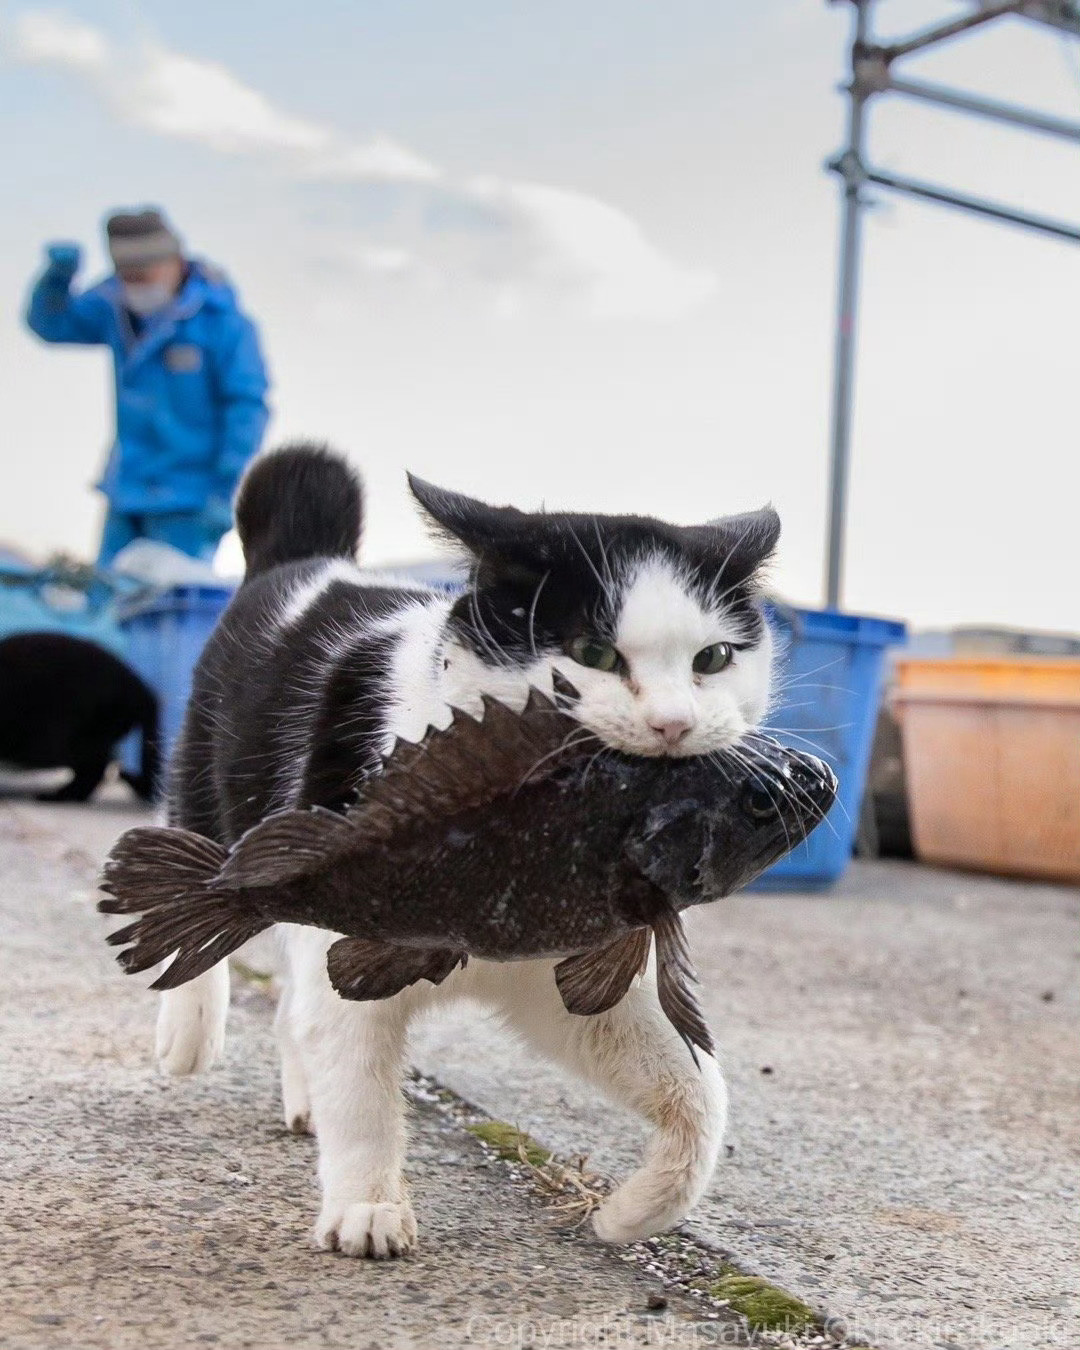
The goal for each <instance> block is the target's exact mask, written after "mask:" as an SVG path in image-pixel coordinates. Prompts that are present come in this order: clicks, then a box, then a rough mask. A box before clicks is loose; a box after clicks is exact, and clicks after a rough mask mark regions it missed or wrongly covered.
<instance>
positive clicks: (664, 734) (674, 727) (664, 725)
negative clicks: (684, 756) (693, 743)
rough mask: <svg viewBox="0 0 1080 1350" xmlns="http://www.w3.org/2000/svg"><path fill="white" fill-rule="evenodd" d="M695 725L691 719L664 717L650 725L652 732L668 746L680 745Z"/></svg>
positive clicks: (651, 722)
mask: <svg viewBox="0 0 1080 1350" xmlns="http://www.w3.org/2000/svg"><path fill="white" fill-rule="evenodd" d="M693 725H694V723H693V720H692V719H691V718H689V717H664V718H662V719H658V720H657V721H655V722H653V721H650V723H649V726H650V727H651V728H652V730H653V731H655V732H656V734H657V735H658V736H659V737H660V739H661V740H662V741H664V742H665V743H666V744H667V745H678V744H679V742H680V741H681V740H683V739H684V737H685V736H686V734H687V733H688V732H689V730H690V728H691V727H692V726H693Z"/></svg>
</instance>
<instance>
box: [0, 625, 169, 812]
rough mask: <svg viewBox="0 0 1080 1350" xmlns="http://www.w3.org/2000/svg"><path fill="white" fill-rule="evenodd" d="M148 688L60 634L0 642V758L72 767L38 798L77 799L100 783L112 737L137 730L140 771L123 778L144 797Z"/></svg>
mask: <svg viewBox="0 0 1080 1350" xmlns="http://www.w3.org/2000/svg"><path fill="white" fill-rule="evenodd" d="M157 723H158V709H157V699H156V698H155V696H154V693H153V691H152V690H151V689H150V688H149V687H148V686H147V685H146V684H144V683H143V681H142V680H141V679H140V678H139V677H138V675H136V674H135V672H134V671H133V670H132V669H131V668H130V667H129V666H126V665H125V664H124V663H123V661H121V660H120V659H119V658H118V657H116V656H114V655H113V654H112V653H111V652H109V651H106V650H105V648H104V647H99V646H98V645H97V643H94V642H87V641H86V640H84V639H83V638H76V637H70V636H68V635H67V634H66V633H16V634H14V635H13V636H11V637H7V638H4V639H3V640H0V760H8V761H9V762H11V763H12V764H17V765H19V766H20V767H21V768H25V769H58V768H65V769H71V770H72V771H73V777H72V779H71V781H70V782H69V783H66V784H65V785H64V786H63V787H61V788H58V789H57V790H56V791H55V792H50V793H43V794H42V795H41V800H43V801H67V802H84V801H86V800H87V798H88V797H90V795H91V793H93V791H94V789H95V788H96V787H97V786H98V784H99V783H100V782H101V780H102V778H103V777H104V775H105V770H106V769H107V768H108V766H109V763H110V761H111V759H112V757H113V750H114V747H115V746H116V743H117V742H118V741H120V740H121V739H122V738H123V737H124V736H126V735H127V734H128V732H130V731H134V730H139V731H141V732H142V742H143V753H142V765H141V769H140V772H139V773H137V774H128V773H125V774H124V775H123V777H124V778H125V780H126V781H127V782H128V783H130V785H131V786H132V787H133V788H134V790H135V791H136V792H137V793H138V794H139V796H140V797H142V798H143V799H144V800H147V801H149V800H150V799H151V798H152V797H153V795H154V792H155V788H156V786H157V777H158V748H157V747H158V739H157V738H158V725H157Z"/></svg>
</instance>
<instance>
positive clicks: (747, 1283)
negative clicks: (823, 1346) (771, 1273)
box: [708, 1274, 818, 1331]
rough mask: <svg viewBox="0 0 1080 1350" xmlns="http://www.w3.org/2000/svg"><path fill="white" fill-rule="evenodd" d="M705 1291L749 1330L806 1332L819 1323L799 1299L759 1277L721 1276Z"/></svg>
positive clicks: (810, 1309) (811, 1310)
mask: <svg viewBox="0 0 1080 1350" xmlns="http://www.w3.org/2000/svg"><path fill="white" fill-rule="evenodd" d="M708 1292H709V1293H710V1294H711V1295H712V1296H713V1297H714V1298H722V1299H726V1300H727V1301H728V1303H729V1304H730V1306H731V1308H732V1310H733V1311H734V1312H737V1313H741V1314H742V1315H743V1317H745V1318H746V1320H747V1322H748V1323H749V1324H750V1328H751V1330H752V1331H805V1330H806V1329H807V1328H808V1327H813V1326H816V1325H817V1322H818V1319H817V1317H816V1316H815V1314H814V1310H813V1309H812V1308H810V1307H808V1306H807V1305H806V1304H805V1303H803V1301H802V1300H801V1299H798V1298H795V1297H794V1296H793V1295H792V1294H787V1293H785V1292H784V1290H783V1289H777V1287H776V1286H775V1285H774V1284H770V1283H769V1282H768V1280H763V1279H761V1278H760V1276H758V1275H737V1274H730V1275H722V1276H721V1277H720V1279H718V1280H716V1281H714V1282H713V1283H712V1284H710V1285H709V1286H708Z"/></svg>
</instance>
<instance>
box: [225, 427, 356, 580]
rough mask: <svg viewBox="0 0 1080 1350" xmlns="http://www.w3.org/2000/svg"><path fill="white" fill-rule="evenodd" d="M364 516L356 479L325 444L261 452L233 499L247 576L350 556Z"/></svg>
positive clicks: (354, 551)
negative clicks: (308, 560) (309, 560)
mask: <svg viewBox="0 0 1080 1350" xmlns="http://www.w3.org/2000/svg"><path fill="white" fill-rule="evenodd" d="M363 516H364V496H363V488H362V486H361V483H360V478H359V476H358V474H357V473H356V471H355V470H354V469H353V468H352V467H351V465H350V464H349V463H348V462H347V461H346V460H345V459H344V457H343V456H341V455H339V454H337V453H336V452H335V451H333V450H331V449H330V448H329V447H328V446H325V445H315V444H313V443H311V442H297V443H295V444H293V445H285V446H282V447H281V449H280V450H274V451H272V452H271V453H270V454H268V455H261V456H260V457H259V458H258V459H256V460H255V462H254V464H253V465H252V466H251V468H250V469H249V470H248V472H247V474H246V475H245V477H244V481H243V482H242V483H241V484H240V491H239V494H238V495H237V499H236V528H237V531H238V532H239V534H240V543H241V544H242V545H243V549H244V561H245V563H246V565H247V575H248V576H249V577H252V576H257V575H258V574H259V573H260V572H266V571H268V570H269V569H270V568H271V567H277V566H278V565H279V564H281V563H288V562H303V561H304V560H305V559H306V558H349V559H352V558H354V557H355V556H356V550H357V549H358V548H359V546H360V531H361V529H362V526H363Z"/></svg>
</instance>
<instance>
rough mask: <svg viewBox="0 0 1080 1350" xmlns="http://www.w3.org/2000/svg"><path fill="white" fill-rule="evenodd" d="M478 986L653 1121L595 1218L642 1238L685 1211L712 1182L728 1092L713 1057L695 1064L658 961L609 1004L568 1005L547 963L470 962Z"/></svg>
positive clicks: (606, 1229) (621, 1238)
mask: <svg viewBox="0 0 1080 1350" xmlns="http://www.w3.org/2000/svg"><path fill="white" fill-rule="evenodd" d="M473 967H474V968H476V969H475V976H474V978H475V979H476V985H477V991H478V992H480V993H481V994H482V996H483V997H485V998H486V999H490V1001H492V1002H494V1003H495V1004H496V1006H498V1007H499V1008H500V1010H501V1011H502V1012H503V1014H504V1015H505V1017H506V1020H507V1022H508V1024H509V1026H510V1027H512V1028H513V1030H514V1031H516V1032H518V1033H519V1034H520V1035H521V1036H522V1037H523V1038H524V1039H525V1040H526V1041H528V1042H529V1043H530V1044H531V1045H533V1046H534V1047H535V1048H536V1049H537V1050H539V1051H541V1052H542V1053H543V1054H545V1055H547V1056H548V1057H549V1058H550V1059H552V1060H555V1061H556V1062H558V1063H561V1064H563V1065H565V1066H566V1067H567V1068H569V1069H570V1070H572V1071H573V1072H574V1073H576V1074H577V1075H578V1076H579V1077H581V1078H583V1079H585V1080H586V1081H587V1082H589V1083H591V1084H595V1085H596V1086H597V1087H598V1088H600V1089H601V1091H602V1092H604V1093H605V1094H606V1095H607V1096H608V1097H610V1098H611V1099H612V1100H614V1101H617V1102H619V1103H620V1104H622V1105H624V1106H627V1107H629V1108H631V1109H632V1110H634V1111H635V1112H637V1113H638V1114H639V1115H641V1116H643V1117H644V1118H645V1119H646V1120H648V1121H649V1122H650V1123H651V1124H652V1125H653V1126H654V1133H653V1136H652V1138H651V1139H650V1141H649V1143H648V1146H647V1147H646V1150H645V1156H644V1158H643V1159H642V1162H641V1165H640V1166H639V1168H638V1169H637V1171H636V1172H633V1173H632V1174H631V1175H630V1176H629V1177H628V1178H627V1179H626V1180H625V1181H624V1182H623V1183H622V1184H621V1185H620V1186H619V1187H618V1188H617V1189H616V1190H615V1191H613V1192H612V1194H611V1195H610V1196H609V1197H608V1198H607V1199H606V1200H605V1201H604V1203H603V1204H602V1205H601V1207H600V1208H599V1209H598V1210H597V1212H596V1214H595V1216H594V1218H593V1226H594V1228H595V1230H596V1232H597V1234H598V1235H599V1236H600V1237H601V1238H603V1239H604V1240H605V1241H607V1242H619V1243H623V1242H635V1241H638V1240H639V1239H641V1238H645V1237H649V1236H650V1235H651V1234H653V1233H658V1232H660V1231H662V1230H663V1229H665V1228H670V1227H671V1225H672V1224H675V1223H678V1221H679V1220H680V1219H682V1218H684V1217H685V1215H686V1214H687V1213H688V1211H689V1210H690V1209H691V1208H692V1207H693V1206H694V1205H695V1204H696V1203H697V1201H698V1200H699V1199H700V1198H701V1196H702V1194H703V1193H704V1191H705V1189H706V1187H707V1186H708V1184H709V1180H710V1178H711V1176H712V1173H713V1168H714V1167H715V1165H716V1161H717V1158H718V1156H719V1154H720V1148H721V1144H722V1142H723V1135H724V1127H725V1125H726V1123H727V1091H726V1088H725V1086H724V1080H723V1077H722V1076H721V1073H720V1068H719V1066H718V1065H717V1063H716V1061H715V1060H714V1059H713V1058H711V1057H710V1056H709V1055H706V1054H704V1053H703V1052H702V1051H698V1052H697V1057H698V1061H699V1064H695V1063H694V1060H693V1059H692V1058H691V1055H690V1052H689V1050H688V1049H687V1047H686V1045H685V1044H684V1043H683V1041H682V1039H681V1038H680V1037H679V1034H678V1032H677V1031H676V1030H675V1028H674V1027H673V1026H672V1025H671V1023H670V1022H669V1021H668V1019H667V1017H666V1016H665V1015H664V1013H663V1010H662V1009H661V1007H660V1004H659V1001H658V999H657V996H656V983H655V977H654V975H653V970H652V965H651V963H650V967H649V970H648V972H647V973H646V975H645V976H644V978H643V979H642V980H641V981H640V983H636V984H635V985H634V986H632V987H631V989H630V991H629V992H628V993H627V995H626V997H625V998H623V999H622V1001H621V1002H619V1003H617V1004H616V1005H615V1007H614V1008H612V1009H610V1011H608V1012H606V1013H600V1014H598V1015H596V1016H591V1017H578V1016H575V1015H574V1014H572V1013H569V1012H567V1011H566V1008H565V1007H564V1006H563V1003H562V999H561V998H560V997H559V993H558V990H557V988H556V985H555V977H554V973H553V969H552V966H551V964H550V963H548V962H539V961H537V962H532V961H530V962H515V963H514V965H513V966H512V967H509V966H503V967H499V966H487V965H486V964H485V965H484V966H483V968H482V969H483V974H481V969H480V968H481V963H479V962H475V963H473Z"/></svg>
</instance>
